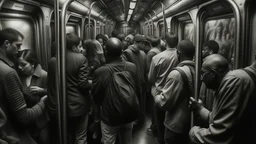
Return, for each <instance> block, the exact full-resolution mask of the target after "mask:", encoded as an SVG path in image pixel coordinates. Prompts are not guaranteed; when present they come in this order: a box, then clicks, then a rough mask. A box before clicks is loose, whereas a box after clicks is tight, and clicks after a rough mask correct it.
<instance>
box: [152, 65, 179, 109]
mask: <svg viewBox="0 0 256 144" xmlns="http://www.w3.org/2000/svg"><path fill="white" fill-rule="evenodd" d="M178 78H181V76H180V74H179V72H177V71H176V70H174V71H171V72H170V74H169V75H168V77H167V80H166V84H165V86H164V88H163V91H162V93H161V94H160V95H156V96H155V98H154V99H155V102H156V104H158V105H159V106H160V107H162V108H163V109H165V110H171V109H172V108H173V107H174V106H175V104H176V103H177V102H178V100H179V99H180V98H181V94H182V87H183V83H182V82H180V80H178Z"/></svg>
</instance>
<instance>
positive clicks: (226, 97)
mask: <svg viewBox="0 0 256 144" xmlns="http://www.w3.org/2000/svg"><path fill="white" fill-rule="evenodd" d="M220 88H221V90H220V92H219V95H218V99H217V101H216V102H218V104H217V107H214V108H213V112H212V113H210V116H209V117H210V118H209V119H212V120H210V121H211V122H210V124H209V128H194V129H193V128H192V129H191V130H190V139H192V140H194V141H195V142H197V143H198V142H200V143H229V142H230V140H231V139H232V136H233V125H234V124H235V123H236V121H237V118H238V113H239V109H241V105H239V103H240V104H241V99H240V96H242V95H244V94H245V93H246V89H244V88H243V84H242V83H241V80H239V79H238V78H229V79H226V80H224V81H223V82H222V84H221V85H220ZM242 101H243V100H242ZM211 117H212V118H211Z"/></svg>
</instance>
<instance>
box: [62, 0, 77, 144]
mask: <svg viewBox="0 0 256 144" xmlns="http://www.w3.org/2000/svg"><path fill="white" fill-rule="evenodd" d="M73 1H74V0H67V1H66V2H65V3H64V5H63V7H62V10H61V31H60V32H61V48H62V50H61V55H60V64H61V65H60V67H61V75H60V76H61V83H60V84H61V88H62V98H63V107H62V109H63V117H62V121H63V144H66V143H67V91H66V51H67V50H66V12H67V9H68V6H69V5H70V4H71V3H72V2H73Z"/></svg>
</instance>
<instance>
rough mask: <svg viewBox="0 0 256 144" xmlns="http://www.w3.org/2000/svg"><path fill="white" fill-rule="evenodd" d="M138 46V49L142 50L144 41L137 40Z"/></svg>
mask: <svg viewBox="0 0 256 144" xmlns="http://www.w3.org/2000/svg"><path fill="white" fill-rule="evenodd" d="M138 48H139V49H140V50H144V48H145V42H142V41H141V42H138Z"/></svg>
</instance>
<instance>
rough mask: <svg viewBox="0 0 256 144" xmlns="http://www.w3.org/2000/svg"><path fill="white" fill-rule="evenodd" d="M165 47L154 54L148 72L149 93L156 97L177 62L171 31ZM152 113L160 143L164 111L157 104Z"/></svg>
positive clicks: (161, 143) (162, 136)
mask: <svg viewBox="0 0 256 144" xmlns="http://www.w3.org/2000/svg"><path fill="white" fill-rule="evenodd" d="M165 38H166V43H167V48H166V50H165V51H163V52H161V53H159V54H158V55H156V56H154V57H153V59H152V61H151V66H150V70H149V73H148V79H149V82H150V83H151V84H152V88H151V95H152V96H153V97H156V96H157V95H159V94H160V93H162V92H163V88H164V86H165V84H166V79H167V76H168V74H169V73H170V72H171V70H172V69H173V68H175V67H176V66H177V65H178V63H179V60H178V55H177V49H176V46H177V44H178V36H177V35H175V34H173V33H171V34H166V36H165ZM158 40H159V42H158V45H159V46H160V39H158ZM154 108H155V109H154V112H155V113H154V115H155V119H156V127H157V141H158V143H160V144H163V143H164V129H165V127H164V124H163V123H164V118H165V111H164V110H162V109H161V108H160V107H159V106H158V105H154Z"/></svg>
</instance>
